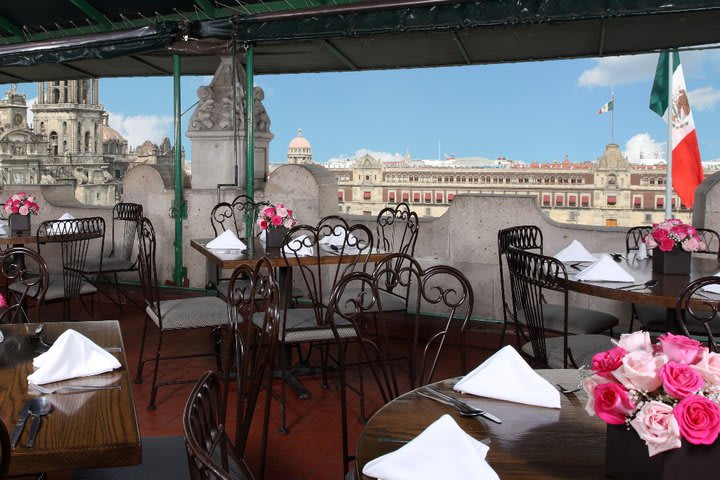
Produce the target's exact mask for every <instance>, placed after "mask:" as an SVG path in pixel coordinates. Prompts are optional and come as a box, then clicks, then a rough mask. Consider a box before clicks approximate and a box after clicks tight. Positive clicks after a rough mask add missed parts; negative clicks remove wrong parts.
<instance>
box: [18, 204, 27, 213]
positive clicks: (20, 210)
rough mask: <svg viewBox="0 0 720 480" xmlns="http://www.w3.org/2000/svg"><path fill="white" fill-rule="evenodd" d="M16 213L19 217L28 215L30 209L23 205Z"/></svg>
mask: <svg viewBox="0 0 720 480" xmlns="http://www.w3.org/2000/svg"><path fill="white" fill-rule="evenodd" d="M18 211H19V212H20V215H27V214H28V213H30V209H29V208H28V207H27V205H23V206H22V207H20V208H19V209H18Z"/></svg>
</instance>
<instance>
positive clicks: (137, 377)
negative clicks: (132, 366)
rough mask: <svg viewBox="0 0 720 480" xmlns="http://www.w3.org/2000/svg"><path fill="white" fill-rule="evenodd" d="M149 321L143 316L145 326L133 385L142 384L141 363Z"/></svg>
mask: <svg viewBox="0 0 720 480" xmlns="http://www.w3.org/2000/svg"><path fill="white" fill-rule="evenodd" d="M149 321H150V318H148V316H147V314H145V326H144V327H143V334H142V340H140V356H139V357H138V366H137V373H136V374H135V383H142V371H143V365H145V363H144V362H143V353H144V352H145V337H147V329H148V322H149Z"/></svg>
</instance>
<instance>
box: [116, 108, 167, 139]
mask: <svg viewBox="0 0 720 480" xmlns="http://www.w3.org/2000/svg"><path fill="white" fill-rule="evenodd" d="M108 113H109V114H110V126H111V127H112V128H114V129H115V130H117V131H118V133H119V134H120V135H122V136H123V137H125V139H127V141H128V145H129V146H130V147H137V146H139V145H141V144H142V143H143V142H144V141H145V140H150V141H151V142H153V143H156V144H159V143H160V142H162V139H163V138H164V137H172V123H173V122H172V117H171V116H169V115H164V116H160V115H129V116H125V115H123V114H122V113H113V112H108Z"/></svg>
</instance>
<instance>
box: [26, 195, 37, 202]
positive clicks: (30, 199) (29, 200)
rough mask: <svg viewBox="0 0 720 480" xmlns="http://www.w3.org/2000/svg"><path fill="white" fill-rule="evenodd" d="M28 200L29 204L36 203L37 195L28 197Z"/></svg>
mask: <svg viewBox="0 0 720 480" xmlns="http://www.w3.org/2000/svg"><path fill="white" fill-rule="evenodd" d="M27 200H28V202H34V201H35V195H28V198H27Z"/></svg>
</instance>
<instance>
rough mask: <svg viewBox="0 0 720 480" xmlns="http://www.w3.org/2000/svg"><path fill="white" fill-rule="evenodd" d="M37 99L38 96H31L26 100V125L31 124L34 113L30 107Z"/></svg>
mask: <svg viewBox="0 0 720 480" xmlns="http://www.w3.org/2000/svg"><path fill="white" fill-rule="evenodd" d="M37 99H38V97H33V98H31V99H29V100H28V101H27V106H28V109H27V123H28V125H30V127H31V128H32V126H33V115H34V114H33V111H32V107H33V105H35V104H36V103H37Z"/></svg>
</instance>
